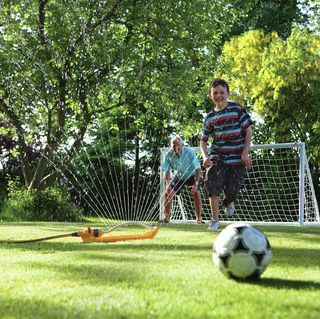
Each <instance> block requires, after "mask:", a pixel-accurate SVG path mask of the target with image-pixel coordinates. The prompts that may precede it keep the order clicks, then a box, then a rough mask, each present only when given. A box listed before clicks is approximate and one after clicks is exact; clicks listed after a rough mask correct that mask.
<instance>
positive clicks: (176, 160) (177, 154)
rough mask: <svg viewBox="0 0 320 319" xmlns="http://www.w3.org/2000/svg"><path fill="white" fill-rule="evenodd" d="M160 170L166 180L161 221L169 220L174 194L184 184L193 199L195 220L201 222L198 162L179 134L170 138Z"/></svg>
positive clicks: (199, 168) (166, 221)
mask: <svg viewBox="0 0 320 319" xmlns="http://www.w3.org/2000/svg"><path fill="white" fill-rule="evenodd" d="M171 170H174V171H175V175H174V176H173V178H172V179H170V171H171ZM162 171H163V172H164V178H165V181H166V192H165V203H164V211H165V219H164V220H163V221H162V222H164V223H169V222H170V210H171V204H172V199H173V197H174V195H175V194H179V192H180V191H181V190H182V188H183V187H184V186H189V187H190V188H191V193H192V195H193V199H194V205H195V213H196V222H197V224H203V223H204V222H203V221H202V219H201V207H202V201H201V195H200V191H199V189H198V184H199V179H200V173H201V167H200V163H199V161H198V158H197V156H196V154H195V153H194V151H193V150H192V149H191V148H189V147H185V146H184V145H183V140H182V139H181V138H180V137H179V136H175V137H173V138H172V139H171V149H170V151H169V152H168V153H167V154H166V157H165V160H164V163H163V167H162Z"/></svg>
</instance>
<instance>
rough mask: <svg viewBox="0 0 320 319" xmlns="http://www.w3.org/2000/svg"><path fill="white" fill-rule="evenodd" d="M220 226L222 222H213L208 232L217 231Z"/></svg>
mask: <svg viewBox="0 0 320 319" xmlns="http://www.w3.org/2000/svg"><path fill="white" fill-rule="evenodd" d="M219 226H220V222H219V221H218V220H212V221H211V223H210V225H209V227H208V230H211V231H212V230H217V229H218V228H219Z"/></svg>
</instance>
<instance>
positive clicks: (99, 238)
mask: <svg viewBox="0 0 320 319" xmlns="http://www.w3.org/2000/svg"><path fill="white" fill-rule="evenodd" d="M131 225H136V226H141V227H144V228H147V229H148V231H147V232H146V233H142V234H122V235H113V236H110V235H109V233H110V232H111V231H113V230H115V229H117V228H120V227H127V226H131ZM158 231H159V228H158V227H149V226H147V225H145V224H142V223H138V222H127V223H122V224H119V225H116V226H114V227H112V228H111V229H109V230H108V231H107V232H106V233H104V231H103V230H102V229H101V228H91V227H87V228H86V229H84V230H79V231H76V232H73V233H68V234H61V235H55V236H49V237H42V238H35V239H27V240H0V244H10V243H11V244H19V243H34V242H39V241H45V240H50V239H56V238H63V237H70V236H71V237H80V238H81V239H82V242H83V243H112V242H117V241H127V240H137V239H150V238H153V237H154V236H155V235H156V234H157V232H158Z"/></svg>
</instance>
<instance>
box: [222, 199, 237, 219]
mask: <svg viewBox="0 0 320 319" xmlns="http://www.w3.org/2000/svg"><path fill="white" fill-rule="evenodd" d="M224 212H225V214H226V215H227V216H228V217H231V216H233V214H234V212H235V208H234V202H231V203H230V204H229V205H228V206H227V207H225V208H224Z"/></svg>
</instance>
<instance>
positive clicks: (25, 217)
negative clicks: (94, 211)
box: [0, 181, 82, 221]
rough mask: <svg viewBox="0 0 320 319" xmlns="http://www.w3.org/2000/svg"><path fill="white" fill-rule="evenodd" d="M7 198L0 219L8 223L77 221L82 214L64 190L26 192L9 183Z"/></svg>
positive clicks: (48, 189) (17, 185)
mask: <svg viewBox="0 0 320 319" xmlns="http://www.w3.org/2000/svg"><path fill="white" fill-rule="evenodd" d="M9 192H10V193H9V196H8V198H7V200H6V202H5V204H4V206H3V209H2V211H1V213H0V218H1V219H4V220H10V221H79V220H81V219H82V212H81V211H80V209H79V208H77V207H76V206H75V205H74V204H72V203H71V201H70V197H69V195H68V194H67V192H66V191H65V190H61V189H59V188H56V187H49V188H46V189H44V190H29V191H28V190H26V189H25V188H21V187H20V186H19V183H17V182H16V181H11V182H9Z"/></svg>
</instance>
